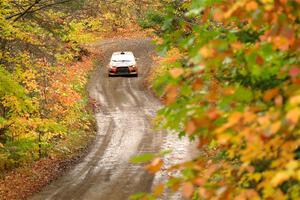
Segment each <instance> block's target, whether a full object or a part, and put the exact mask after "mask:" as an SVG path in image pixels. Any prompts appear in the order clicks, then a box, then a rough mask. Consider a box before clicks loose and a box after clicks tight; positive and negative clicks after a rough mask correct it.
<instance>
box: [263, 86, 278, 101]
mask: <svg viewBox="0 0 300 200" xmlns="http://www.w3.org/2000/svg"><path fill="white" fill-rule="evenodd" d="M278 93H279V89H278V88H273V89H270V90H267V91H266V92H265V95H264V101H270V100H271V99H273V98H274V97H275V96H276V95H278Z"/></svg>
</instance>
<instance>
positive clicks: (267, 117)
mask: <svg viewBox="0 0 300 200" xmlns="http://www.w3.org/2000/svg"><path fill="white" fill-rule="evenodd" d="M299 10H300V1H298V0H239V1H233V0H228V1H222V0H212V1H206V0H203V1H200V0H192V1H184V2H183V1H174V2H173V3H172V4H171V5H170V6H167V8H166V11H165V14H164V16H163V17H164V18H165V21H164V23H163V25H162V26H161V30H160V31H161V32H159V36H160V38H159V39H158V42H159V44H160V47H159V49H160V50H161V52H162V53H166V54H165V55H166V57H165V58H163V59H162V63H161V64H162V65H163V67H164V69H167V70H164V71H166V72H165V73H164V75H161V76H160V77H158V78H157V79H156V81H155V82H154V84H153V86H154V87H155V88H156V89H157V91H158V94H159V95H160V96H161V97H163V99H164V100H165V103H166V104H167V105H166V107H165V108H163V109H162V110H161V111H160V112H159V115H158V117H157V118H158V120H157V121H159V122H160V123H159V125H160V126H161V127H163V128H166V129H172V130H175V131H177V132H178V133H179V134H180V135H181V136H182V135H186V136H188V137H190V138H191V139H194V140H196V141H197V142H198V147H199V156H198V157H197V158H196V159H195V160H193V161H191V162H187V163H182V164H179V165H176V166H174V167H172V168H171V169H169V170H170V171H180V172H182V175H181V176H179V177H170V178H169V180H167V181H166V186H167V187H169V188H171V189H174V190H178V188H181V189H182V191H183V195H184V196H185V197H186V198H190V199H299V198H300V161H299V159H300V146H299V145H300V137H299V136H300V135H299V134H300V132H299V130H300V89H299V88H300V60H299V59H300V38H299V34H300V32H299V31H300V15H299V14H300V12H299ZM161 33H163V34H161ZM161 193H162V191H161V192H159V194H157V192H154V194H153V195H150V196H144V197H143V198H146V199H147V198H148V199H151V198H156V197H158V196H159V195H160V194H161Z"/></svg>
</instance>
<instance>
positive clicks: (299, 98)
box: [290, 95, 300, 106]
mask: <svg viewBox="0 0 300 200" xmlns="http://www.w3.org/2000/svg"><path fill="white" fill-rule="evenodd" d="M290 103H291V105H293V106H294V105H298V104H300V95H298V96H294V97H291V98H290Z"/></svg>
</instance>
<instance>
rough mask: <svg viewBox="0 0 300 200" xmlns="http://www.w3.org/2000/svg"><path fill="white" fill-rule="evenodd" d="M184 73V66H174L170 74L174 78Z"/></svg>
mask: <svg viewBox="0 0 300 200" xmlns="http://www.w3.org/2000/svg"><path fill="white" fill-rule="evenodd" d="M183 73H184V70H183V69H182V68H173V69H171V70H170V74H171V76H172V77H173V78H178V77H179V76H181V75H182V74H183Z"/></svg>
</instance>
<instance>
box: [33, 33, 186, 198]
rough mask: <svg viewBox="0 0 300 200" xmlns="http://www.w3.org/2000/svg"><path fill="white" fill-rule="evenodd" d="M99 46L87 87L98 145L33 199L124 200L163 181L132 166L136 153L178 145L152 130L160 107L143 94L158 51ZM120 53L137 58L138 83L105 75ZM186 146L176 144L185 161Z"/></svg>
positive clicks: (130, 43)
mask: <svg viewBox="0 0 300 200" xmlns="http://www.w3.org/2000/svg"><path fill="white" fill-rule="evenodd" d="M95 47H96V48H99V50H101V51H102V52H103V55H104V56H103V57H102V58H99V63H100V64H99V65H98V66H97V68H96V70H95V71H94V73H93V74H92V75H91V79H90V83H89V86H88V90H89V93H90V96H91V97H92V98H94V99H95V100H96V101H97V102H98V103H99V107H98V109H97V112H96V114H95V117H96V120H97V126H98V127H97V128H98V129H97V130H98V131H97V136H96V141H95V143H94V145H93V146H92V147H91V151H90V153H89V154H88V155H87V156H86V158H85V159H84V160H83V161H82V162H81V163H79V164H78V165H76V166H75V167H74V168H73V169H71V170H70V171H69V172H67V173H66V174H65V175H64V176H62V177H61V178H59V179H58V180H56V181H54V182H53V183H52V184H50V185H49V186H47V187H46V188H44V190H43V191H41V192H40V193H38V194H36V195H35V196H33V197H32V198H31V199H32V200H47V199H49V200H50V199H51V200H54V199H59V200H79V199H80V200H126V199H128V198H129V196H130V195H131V194H134V193H137V192H149V191H150V190H151V187H152V185H153V183H154V182H157V180H159V179H160V177H162V176H164V175H163V174H160V175H159V177H154V176H152V175H149V174H148V173H147V172H145V171H144V170H143V167H142V166H141V165H136V164H131V163H129V162H128V160H129V159H130V158H131V157H132V156H134V155H137V154H142V153H146V152H158V151H160V150H161V149H167V148H174V142H172V140H174V141H175V140H177V138H176V137H173V136H171V138H170V136H167V135H168V134H167V133H165V132H157V131H156V132H154V131H153V129H152V127H151V119H152V118H153V117H154V116H155V114H156V111H157V110H158V109H159V108H160V107H161V104H160V102H159V101H158V100H157V99H156V98H155V97H154V96H153V95H152V94H151V92H149V91H148V90H147V89H145V87H144V85H143V81H144V77H145V76H146V74H147V73H148V71H149V68H150V67H151V65H152V64H153V60H152V55H153V54H154V46H153V45H152V43H151V41H150V39H145V38H135V39H114V40H106V41H104V42H100V43H98V44H95ZM121 50H124V51H125V50H126V51H133V52H134V54H135V56H136V57H138V58H139V60H138V65H139V77H138V78H136V77H111V78H109V77H108V76H107V69H106V65H107V63H108V62H109V59H110V56H111V54H112V52H114V51H121ZM175 143H176V142H175ZM185 143H186V146H188V143H187V142H185ZM186 146H185V145H183V146H180V144H178V146H177V147H175V148H176V150H175V152H174V153H173V155H175V157H176V155H180V159H181V158H182V157H183V155H184V154H185V152H186V150H185V149H186ZM172 159H174V158H172ZM167 162H168V161H167ZM179 198H180V197H176V199H179ZM167 199H168V198H167ZM170 199H171V198H170ZM172 199H173V198H172Z"/></svg>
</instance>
